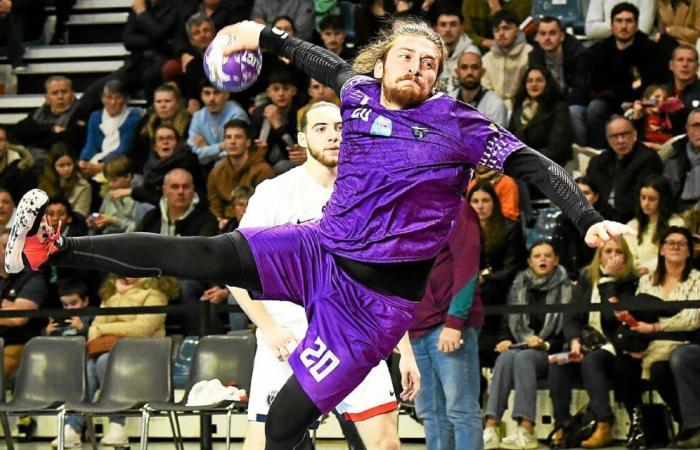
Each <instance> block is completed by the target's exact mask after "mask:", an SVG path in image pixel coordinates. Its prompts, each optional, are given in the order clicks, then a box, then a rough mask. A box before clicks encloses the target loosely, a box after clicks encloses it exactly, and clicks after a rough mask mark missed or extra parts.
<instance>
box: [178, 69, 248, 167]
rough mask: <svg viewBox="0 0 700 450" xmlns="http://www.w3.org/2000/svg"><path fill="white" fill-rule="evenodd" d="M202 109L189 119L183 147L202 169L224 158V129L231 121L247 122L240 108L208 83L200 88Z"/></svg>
mask: <svg viewBox="0 0 700 450" xmlns="http://www.w3.org/2000/svg"><path fill="white" fill-rule="evenodd" d="M200 95H201V99H202V103H204V107H203V108H202V109H200V110H199V111H197V112H196V113H195V114H194V116H192V123H191V124H190V130H189V136H188V138H187V144H188V145H189V146H190V148H192V151H193V152H194V154H195V155H197V159H198V160H199V163H200V164H201V165H203V166H212V165H213V164H214V163H215V162H216V161H218V160H220V159H223V158H224V157H225V156H226V151H225V149H224V125H225V124H226V123H227V122H228V121H229V120H233V119H239V120H243V121H245V122H247V121H248V115H247V114H246V112H245V111H244V110H243V108H241V105H239V104H238V103H236V102H235V101H233V100H229V99H228V97H229V94H228V92H227V91H222V90H219V89H217V88H215V87H214V86H213V85H212V84H211V82H210V81H209V80H206V81H205V82H204V83H202V85H201V89H200Z"/></svg>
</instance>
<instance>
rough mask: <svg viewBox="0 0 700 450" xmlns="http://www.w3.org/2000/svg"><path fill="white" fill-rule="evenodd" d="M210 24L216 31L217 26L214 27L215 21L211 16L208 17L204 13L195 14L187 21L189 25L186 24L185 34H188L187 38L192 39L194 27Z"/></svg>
mask: <svg viewBox="0 0 700 450" xmlns="http://www.w3.org/2000/svg"><path fill="white" fill-rule="evenodd" d="M205 22H206V23H208V24H209V25H211V29H212V30H214V31H216V26H215V25H214V21H213V20H211V18H210V17H209V16H207V15H206V14H204V13H194V14H192V15H191V16H190V18H189V19H187V23H186V24H185V32H187V37H190V38H191V37H192V27H197V26H199V25H201V24H203V23H205Z"/></svg>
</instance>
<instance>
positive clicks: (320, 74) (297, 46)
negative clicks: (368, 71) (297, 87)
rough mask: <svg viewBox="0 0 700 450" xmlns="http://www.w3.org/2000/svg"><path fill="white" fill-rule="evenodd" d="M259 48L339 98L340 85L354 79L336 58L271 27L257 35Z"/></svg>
mask: <svg viewBox="0 0 700 450" xmlns="http://www.w3.org/2000/svg"><path fill="white" fill-rule="evenodd" d="M260 48H262V49H263V50H267V51H271V52H275V53H277V54H278V55H281V56H284V57H285V58H288V59H289V60H290V61H291V62H292V64H294V65H295V66H297V67H298V68H299V69H301V70H303V71H304V73H306V74H307V75H308V76H310V77H311V78H313V79H314V80H317V81H320V82H321V83H323V84H325V85H326V86H328V87H330V88H331V89H333V91H335V93H336V94H338V95H340V91H341V89H342V88H343V84H345V82H346V81H348V80H349V79H350V78H352V77H354V76H355V75H357V73H356V72H355V71H354V70H352V66H351V65H350V64H349V63H347V62H346V61H344V60H343V59H342V58H341V57H340V56H338V55H336V54H335V53H333V52H331V51H330V50H326V49H325V48H321V47H319V46H318V45H314V44H311V43H309V42H306V41H303V40H301V39H298V38H295V37H292V36H290V35H289V34H288V33H285V32H283V31H282V30H280V29H278V28H273V27H272V25H268V26H266V27H265V28H264V29H263V30H262V32H261V33H260Z"/></svg>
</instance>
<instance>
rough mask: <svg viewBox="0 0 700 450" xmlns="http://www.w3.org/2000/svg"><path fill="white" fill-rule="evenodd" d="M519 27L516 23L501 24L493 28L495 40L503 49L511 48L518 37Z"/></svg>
mask: <svg viewBox="0 0 700 450" xmlns="http://www.w3.org/2000/svg"><path fill="white" fill-rule="evenodd" d="M519 31H520V30H518V26H517V25H515V24H514V23H507V22H501V23H499V24H498V25H497V26H495V27H493V38H494V40H495V41H496V44H498V46H499V47H501V48H509V47H510V46H511V45H513V43H514V42H515V38H517V37H518V33H519Z"/></svg>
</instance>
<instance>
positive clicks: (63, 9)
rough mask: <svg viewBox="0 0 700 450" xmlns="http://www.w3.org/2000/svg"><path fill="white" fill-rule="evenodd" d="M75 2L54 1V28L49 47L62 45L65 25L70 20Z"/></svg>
mask: <svg viewBox="0 0 700 450" xmlns="http://www.w3.org/2000/svg"><path fill="white" fill-rule="evenodd" d="M76 2H77V0H56V1H55V4H56V26H55V27H54V31H53V36H52V37H51V42H50V45H63V44H66V43H67V40H66V23H67V22H68V19H70V13H71V11H72V9H73V7H74V6H75V3H76Z"/></svg>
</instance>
